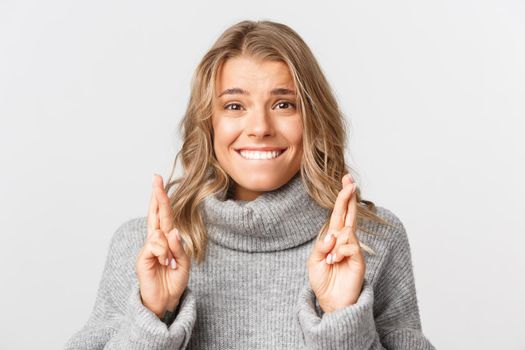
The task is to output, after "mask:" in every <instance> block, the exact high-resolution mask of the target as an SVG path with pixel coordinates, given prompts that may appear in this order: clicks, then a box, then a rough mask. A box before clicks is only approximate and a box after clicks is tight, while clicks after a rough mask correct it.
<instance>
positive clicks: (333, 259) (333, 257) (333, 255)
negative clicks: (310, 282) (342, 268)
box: [331, 253, 335, 263]
mask: <svg viewBox="0 0 525 350" xmlns="http://www.w3.org/2000/svg"><path fill="white" fill-rule="evenodd" d="M334 261H335V253H334V254H332V261H331V263H334Z"/></svg>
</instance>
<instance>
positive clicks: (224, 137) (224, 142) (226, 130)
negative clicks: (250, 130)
mask: <svg viewBox="0 0 525 350" xmlns="http://www.w3.org/2000/svg"><path fill="white" fill-rule="evenodd" d="M237 124H238V123H235V122H232V121H229V120H217V121H215V122H214V123H213V134H214V146H215V148H216V149H220V150H227V148H228V147H230V146H231V145H232V144H233V142H234V141H235V139H236V138H237V137H238V135H239V126H238V125H237Z"/></svg>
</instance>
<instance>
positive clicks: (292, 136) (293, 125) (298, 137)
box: [282, 119, 303, 149]
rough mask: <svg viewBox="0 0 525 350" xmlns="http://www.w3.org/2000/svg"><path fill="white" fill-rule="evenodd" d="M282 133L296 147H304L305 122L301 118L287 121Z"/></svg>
mask: <svg viewBox="0 0 525 350" xmlns="http://www.w3.org/2000/svg"><path fill="white" fill-rule="evenodd" d="M282 133H283V135H284V136H285V137H286V139H287V140H288V142H289V143H290V145H293V146H294V147H295V148H296V149H300V148H301V147H302V139H303V124H302V121H301V119H297V120H294V121H290V122H288V123H286V125H284V126H283V128H282Z"/></svg>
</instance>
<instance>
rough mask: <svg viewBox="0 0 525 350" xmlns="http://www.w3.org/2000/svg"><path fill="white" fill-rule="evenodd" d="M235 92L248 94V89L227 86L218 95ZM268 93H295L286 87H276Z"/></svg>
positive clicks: (233, 93)
mask: <svg viewBox="0 0 525 350" xmlns="http://www.w3.org/2000/svg"><path fill="white" fill-rule="evenodd" d="M235 94H239V95H250V93H249V92H248V91H246V90H243V89H241V88H238V87H234V88H229V89H226V90H224V91H223V92H221V93H220V94H219V96H218V97H221V96H222V95H235ZM270 95H295V91H293V90H290V89H286V88H276V89H273V90H272V91H270Z"/></svg>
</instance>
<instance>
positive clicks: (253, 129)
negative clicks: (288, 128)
mask: <svg viewBox="0 0 525 350" xmlns="http://www.w3.org/2000/svg"><path fill="white" fill-rule="evenodd" d="M245 130H246V132H247V134H248V136H252V137H260V138H262V137H265V136H271V135H273V134H274V128H273V122H272V119H271V116H270V113H268V112H267V111H266V110H264V109H262V108H261V109H258V110H254V111H253V112H252V113H251V114H250V115H249V116H248V118H247V119H246V127H245Z"/></svg>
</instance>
